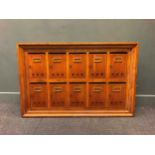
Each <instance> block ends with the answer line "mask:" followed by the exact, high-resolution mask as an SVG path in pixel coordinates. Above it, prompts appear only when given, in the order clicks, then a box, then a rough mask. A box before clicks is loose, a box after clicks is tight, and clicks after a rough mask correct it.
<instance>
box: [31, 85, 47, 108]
mask: <svg viewBox="0 0 155 155" xmlns="http://www.w3.org/2000/svg"><path fill="white" fill-rule="evenodd" d="M29 87H30V96H29V97H30V105H31V108H32V109H37V108H41V109H44V108H47V105H48V103H47V86H46V84H30V86H29Z"/></svg>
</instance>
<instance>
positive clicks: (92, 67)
mask: <svg viewBox="0 0 155 155" xmlns="http://www.w3.org/2000/svg"><path fill="white" fill-rule="evenodd" d="M88 56H89V58H87V55H86V54H69V60H68V61H67V56H66V54H49V55H48V61H46V58H45V54H30V53H29V54H28V61H27V62H28V76H29V79H30V80H36V79H37V80H44V79H46V77H47V71H48V74H49V78H50V79H65V78H66V76H67V68H68V74H69V78H70V79H85V78H86V76H87V74H88V75H89V78H90V79H104V78H105V77H106V74H107V75H108V77H109V78H110V79H120V80H123V79H126V78H127V56H128V55H127V53H112V54H110V57H109V59H107V54H97V53H95V54H89V55H88ZM107 60H108V61H109V62H108V61H107ZM46 64H48V65H46ZM107 65H108V67H107ZM46 66H48V69H47V67H46ZM88 68H89V69H88ZM87 71H88V73H87Z"/></svg>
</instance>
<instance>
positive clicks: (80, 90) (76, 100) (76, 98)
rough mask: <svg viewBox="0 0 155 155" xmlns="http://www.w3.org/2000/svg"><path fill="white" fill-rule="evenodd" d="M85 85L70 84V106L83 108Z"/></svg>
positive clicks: (84, 103)
mask: <svg viewBox="0 0 155 155" xmlns="http://www.w3.org/2000/svg"><path fill="white" fill-rule="evenodd" d="M85 92H86V85H85V84H79V83H78V84H77V83H76V84H70V106H71V107H85V105H86V93H85Z"/></svg>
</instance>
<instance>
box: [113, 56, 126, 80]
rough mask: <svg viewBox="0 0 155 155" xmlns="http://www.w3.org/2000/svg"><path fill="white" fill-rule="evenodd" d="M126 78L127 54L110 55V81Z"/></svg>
mask: <svg viewBox="0 0 155 155" xmlns="http://www.w3.org/2000/svg"><path fill="white" fill-rule="evenodd" d="M126 78H127V54H110V79H119V80H125V79H126Z"/></svg>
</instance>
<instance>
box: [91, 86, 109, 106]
mask: <svg viewBox="0 0 155 155" xmlns="http://www.w3.org/2000/svg"><path fill="white" fill-rule="evenodd" d="M89 102H90V107H94V108H97V107H99V108H104V107H105V104H106V84H90V85H89Z"/></svg>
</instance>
